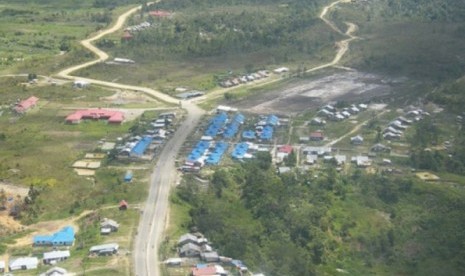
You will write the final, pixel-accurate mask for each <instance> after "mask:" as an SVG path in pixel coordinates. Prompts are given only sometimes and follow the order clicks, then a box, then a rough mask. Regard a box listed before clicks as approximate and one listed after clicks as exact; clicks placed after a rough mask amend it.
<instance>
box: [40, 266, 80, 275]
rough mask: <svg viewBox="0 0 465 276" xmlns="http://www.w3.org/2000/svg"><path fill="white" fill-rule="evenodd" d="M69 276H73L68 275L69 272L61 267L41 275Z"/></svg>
mask: <svg viewBox="0 0 465 276" xmlns="http://www.w3.org/2000/svg"><path fill="white" fill-rule="evenodd" d="M67 275H72V274H71V273H68V271H67V270H66V269H64V268H61V267H57V266H55V267H52V268H50V269H49V270H47V271H46V272H45V273H42V274H40V276H67Z"/></svg>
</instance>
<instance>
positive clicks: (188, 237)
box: [178, 233, 199, 246]
mask: <svg viewBox="0 0 465 276" xmlns="http://www.w3.org/2000/svg"><path fill="white" fill-rule="evenodd" d="M188 243H194V244H197V245H198V244H199V239H198V238H197V236H195V235H193V234H191V233H187V234H184V235H182V236H181V237H180V238H179V240H178V246H183V245H185V244H188Z"/></svg>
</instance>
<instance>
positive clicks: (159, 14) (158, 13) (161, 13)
mask: <svg viewBox="0 0 465 276" xmlns="http://www.w3.org/2000/svg"><path fill="white" fill-rule="evenodd" d="M149 14H150V15H151V16H155V17H168V16H170V15H171V13H170V12H167V11H162V10H155V11H151V12H149Z"/></svg>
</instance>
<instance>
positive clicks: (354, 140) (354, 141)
mask: <svg viewBox="0 0 465 276" xmlns="http://www.w3.org/2000/svg"><path fill="white" fill-rule="evenodd" d="M350 143H351V144H352V145H361V144H363V137H362V136H360V135H357V136H354V137H351V138H350Z"/></svg>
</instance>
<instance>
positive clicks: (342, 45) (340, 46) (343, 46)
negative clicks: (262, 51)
mask: <svg viewBox="0 0 465 276" xmlns="http://www.w3.org/2000/svg"><path fill="white" fill-rule="evenodd" d="M350 2H351V1H350V0H338V1H335V2H332V3H331V4H329V5H327V6H325V7H323V10H322V11H321V13H320V15H319V18H320V19H321V20H323V21H324V22H325V23H326V24H327V25H328V26H329V27H330V28H331V29H333V30H334V31H335V32H337V33H339V34H341V35H344V36H347V37H348V38H347V39H344V40H341V41H337V42H336V44H335V46H336V48H337V51H336V55H335V56H334V58H333V60H332V61H331V62H328V63H325V64H322V65H318V66H316V67H313V68H310V69H308V70H307V71H305V72H307V73H310V72H315V71H319V70H321V69H325V68H329V67H336V68H340V69H344V70H353V69H352V68H348V67H345V66H341V65H339V64H338V63H339V62H340V61H341V58H342V57H343V56H344V55H345V54H346V53H347V51H348V50H349V45H350V42H352V41H353V40H355V39H358V38H359V37H357V36H355V35H354V33H355V32H356V31H357V30H358V26H357V25H355V24H354V23H351V22H344V23H345V24H346V25H347V30H346V31H345V32H343V31H341V30H340V29H339V28H338V27H337V26H336V24H334V22H332V21H330V20H329V19H327V18H326V15H327V14H328V12H330V11H331V9H332V8H334V7H335V6H337V5H338V4H342V3H350ZM280 80H282V78H281V76H280V75H272V76H270V77H269V78H267V79H263V80H262V81H260V82H254V83H249V84H245V85H241V86H239V87H231V88H218V89H216V90H214V91H212V92H210V93H208V94H207V95H206V96H204V97H202V98H198V99H196V100H195V102H199V103H201V102H204V101H207V100H212V99H216V98H219V97H221V96H223V94H224V93H226V92H229V91H234V90H236V89H240V88H244V87H260V86H264V85H267V84H271V83H275V82H278V81H280Z"/></svg>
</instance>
